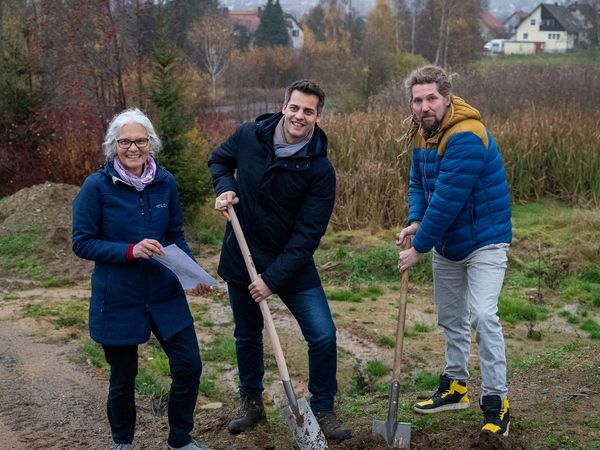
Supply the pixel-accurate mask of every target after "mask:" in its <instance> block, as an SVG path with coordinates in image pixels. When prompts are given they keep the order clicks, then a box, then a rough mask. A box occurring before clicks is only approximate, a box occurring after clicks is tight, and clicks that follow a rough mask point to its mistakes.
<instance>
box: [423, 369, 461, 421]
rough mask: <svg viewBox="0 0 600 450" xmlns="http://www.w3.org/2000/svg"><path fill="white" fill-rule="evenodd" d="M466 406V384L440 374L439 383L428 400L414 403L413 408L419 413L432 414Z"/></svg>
mask: <svg viewBox="0 0 600 450" xmlns="http://www.w3.org/2000/svg"><path fill="white" fill-rule="evenodd" d="M468 407H469V397H468V396H467V384H466V383H465V382H464V381H460V380H452V379H450V378H448V377H447V376H446V375H440V385H439V387H438V388H437V391H436V392H435V393H434V394H433V396H432V397H431V398H430V399H429V400H425V401H422V402H418V403H416V404H415V406H414V410H415V412H417V413H419V414H434V413H438V412H442V411H450V410H452V409H466V408H468Z"/></svg>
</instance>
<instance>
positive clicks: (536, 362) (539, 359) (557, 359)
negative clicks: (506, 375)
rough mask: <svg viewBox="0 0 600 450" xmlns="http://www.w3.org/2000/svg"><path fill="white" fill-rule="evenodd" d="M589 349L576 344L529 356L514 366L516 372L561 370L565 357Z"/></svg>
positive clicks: (578, 343) (516, 362)
mask: <svg viewBox="0 0 600 450" xmlns="http://www.w3.org/2000/svg"><path fill="white" fill-rule="evenodd" d="M587 348H588V347H587V346H586V345H585V344H583V343H581V342H574V343H571V344H567V345H563V346H561V347H556V348H552V349H550V350H548V351H546V352H543V353H538V354H536V355H532V356H527V357H525V358H522V359H520V360H518V361H515V362H514V363H513V364H512V368H513V369H515V370H522V371H525V372H527V371H530V370H531V369H534V368H538V369H561V368H563V367H564V365H565V357H566V356H567V355H568V354H569V353H577V352H579V351H581V350H586V349H587Z"/></svg>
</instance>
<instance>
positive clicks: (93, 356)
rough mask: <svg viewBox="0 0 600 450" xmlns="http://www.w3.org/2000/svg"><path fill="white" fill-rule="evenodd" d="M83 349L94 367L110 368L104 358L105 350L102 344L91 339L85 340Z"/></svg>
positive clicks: (86, 357)
mask: <svg viewBox="0 0 600 450" xmlns="http://www.w3.org/2000/svg"><path fill="white" fill-rule="evenodd" d="M81 350H82V352H83V354H84V355H85V359H86V360H88V361H89V363H90V364H92V365H93V366H94V367H98V368H99V369H108V363H107V362H106V359H105V358H104V350H103V349H102V346H101V345H100V344H98V343H97V342H94V341H92V340H91V339H86V340H85V341H83V344H82V346H81Z"/></svg>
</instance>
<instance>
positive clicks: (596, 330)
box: [580, 319, 600, 339]
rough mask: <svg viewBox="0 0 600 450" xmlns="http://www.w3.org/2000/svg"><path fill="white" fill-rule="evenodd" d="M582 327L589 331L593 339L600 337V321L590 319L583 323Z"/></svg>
mask: <svg viewBox="0 0 600 450" xmlns="http://www.w3.org/2000/svg"><path fill="white" fill-rule="evenodd" d="M580 328H581V329H582V330H583V331H585V332H587V333H589V335H590V338H591V339H600V325H598V322H596V321H594V320H591V319H588V320H586V321H585V322H583V323H582V324H581V326H580Z"/></svg>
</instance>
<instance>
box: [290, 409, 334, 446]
mask: <svg viewBox="0 0 600 450" xmlns="http://www.w3.org/2000/svg"><path fill="white" fill-rule="evenodd" d="M283 417H284V418H285V421H286V422H287V424H288V426H289V427H290V430H292V433H294V439H296V444H298V447H300V450H326V449H327V439H325V436H324V435H323V432H322V431H321V427H320V426H319V423H318V422H317V418H316V417H315V415H314V414H313V412H312V410H311V409H310V406H308V402H307V401H306V399H305V398H304V397H300V398H299V399H298V411H296V412H294V410H293V409H292V408H291V407H290V406H286V407H285V408H283Z"/></svg>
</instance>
